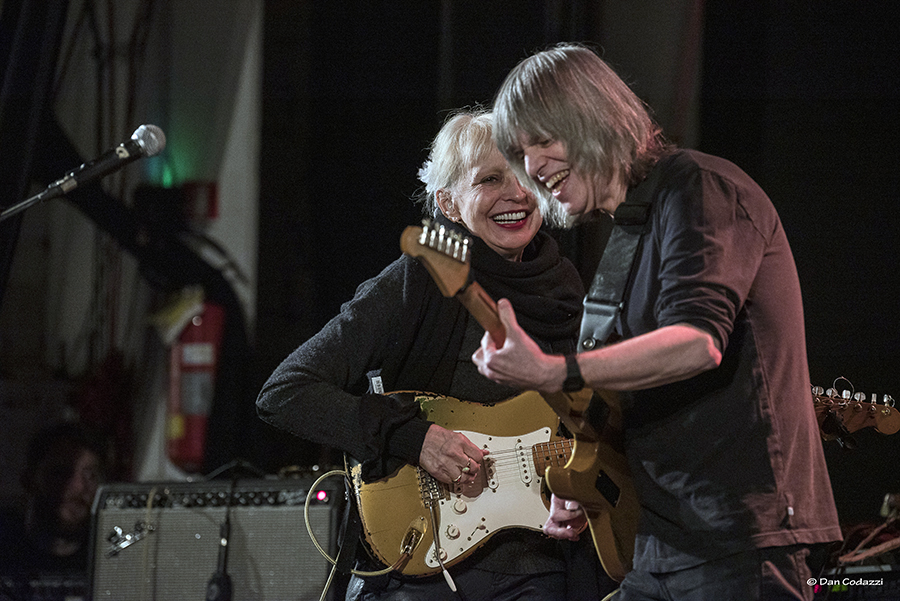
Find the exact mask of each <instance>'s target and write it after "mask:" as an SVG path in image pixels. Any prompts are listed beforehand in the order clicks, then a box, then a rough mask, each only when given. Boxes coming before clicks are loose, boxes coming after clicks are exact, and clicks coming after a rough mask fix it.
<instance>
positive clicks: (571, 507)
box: [544, 495, 587, 541]
mask: <svg viewBox="0 0 900 601" xmlns="http://www.w3.org/2000/svg"><path fill="white" fill-rule="evenodd" d="M585 528H587V516H585V515H584V510H583V509H582V508H581V505H579V504H578V502H577V501H566V500H565V499H560V498H559V497H557V496H556V495H553V496H552V497H551V498H550V517H548V518H547V521H546V522H544V534H546V535H547V536H550V537H552V538H558V539H563V540H571V541H577V540H578V535H579V534H581V533H582V532H584V529H585Z"/></svg>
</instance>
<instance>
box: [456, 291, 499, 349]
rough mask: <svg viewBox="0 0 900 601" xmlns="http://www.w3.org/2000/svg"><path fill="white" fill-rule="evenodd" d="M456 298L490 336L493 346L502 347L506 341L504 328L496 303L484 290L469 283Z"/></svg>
mask: <svg viewBox="0 0 900 601" xmlns="http://www.w3.org/2000/svg"><path fill="white" fill-rule="evenodd" d="M456 298H458V299H459V300H460V302H461V303H462V304H463V306H464V307H465V308H466V309H468V310H469V313H471V314H472V317H474V318H475V319H476V320H477V321H478V323H479V324H481V327H483V328H484V329H485V330H486V331H487V332H488V333H489V334H490V335H491V339H492V340H493V341H494V344H496V345H497V346H498V347H499V346H503V342H504V341H505V340H506V328H504V327H503V322H501V321H500V314H499V313H498V312H497V303H495V302H494V299H492V298H491V297H490V295H489V294H488V293H487V292H485V291H484V288H482V287H481V285H479V284H478V282H474V281H473V282H470V283H469V285H468V286H466V287H465V288H464V289H463V290H461V291H460V292H458V293H457V295H456Z"/></svg>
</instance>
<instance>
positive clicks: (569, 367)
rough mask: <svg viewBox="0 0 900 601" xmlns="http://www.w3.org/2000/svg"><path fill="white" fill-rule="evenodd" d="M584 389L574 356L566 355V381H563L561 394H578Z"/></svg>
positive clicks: (582, 379)
mask: <svg viewBox="0 0 900 601" xmlns="http://www.w3.org/2000/svg"><path fill="white" fill-rule="evenodd" d="M582 388H584V378H582V377H581V369H580V368H579V367H578V361H576V360H575V355H566V379H565V381H563V388H562V389H563V392H578V391H579V390H581V389H582Z"/></svg>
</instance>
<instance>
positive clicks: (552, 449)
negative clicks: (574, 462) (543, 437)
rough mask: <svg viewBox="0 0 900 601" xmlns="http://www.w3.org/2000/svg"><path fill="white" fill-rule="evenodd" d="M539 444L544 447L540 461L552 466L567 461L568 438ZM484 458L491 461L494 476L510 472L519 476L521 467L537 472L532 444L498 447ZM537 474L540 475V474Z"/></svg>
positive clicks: (569, 449) (569, 446)
mask: <svg viewBox="0 0 900 601" xmlns="http://www.w3.org/2000/svg"><path fill="white" fill-rule="evenodd" d="M541 446H542V447H544V450H543V452H540V453H539V459H540V460H541V461H540V463H543V464H544V465H553V466H559V465H564V464H565V463H566V462H567V461H568V455H569V452H571V449H572V444H571V441H568V440H562V441H550V442H547V443H541ZM523 455H524V459H525V461H524V462H523V461H522V459H523ZM485 460H490V461H491V465H492V469H493V473H494V477H495V478H497V477H503V476H508V475H510V474H513V475H515V476H516V477H520V475H521V473H522V470H523V468H524V469H527V470H529V471H531V472H532V473H537V469H536V467H535V457H534V446H526V447H522V448H521V449H499V450H497V451H491V453H490V454H488V455H487V456H486V457H485ZM537 475H539V476H542V474H537Z"/></svg>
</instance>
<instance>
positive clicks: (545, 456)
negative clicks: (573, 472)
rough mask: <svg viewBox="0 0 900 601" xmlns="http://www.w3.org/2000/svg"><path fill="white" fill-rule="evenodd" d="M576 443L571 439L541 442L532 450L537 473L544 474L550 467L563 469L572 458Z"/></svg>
mask: <svg viewBox="0 0 900 601" xmlns="http://www.w3.org/2000/svg"><path fill="white" fill-rule="evenodd" d="M573 444H574V441H573V440H572V439H569V438H563V439H560V440H551V441H549V442H541V443H538V444H536V445H534V446H533V447H532V448H531V457H532V459H534V467H535V470H536V471H537V473H539V474H543V473H544V471H545V470H546V469H547V468H548V467H563V466H565V465H566V463H567V462H568V461H569V457H571V456H572V445H573Z"/></svg>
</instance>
